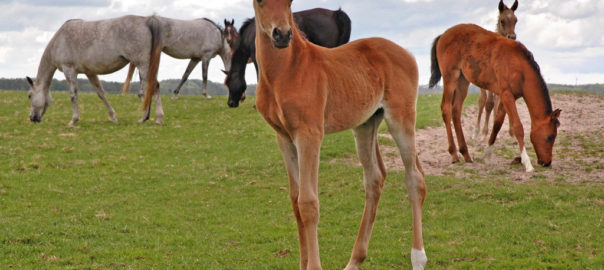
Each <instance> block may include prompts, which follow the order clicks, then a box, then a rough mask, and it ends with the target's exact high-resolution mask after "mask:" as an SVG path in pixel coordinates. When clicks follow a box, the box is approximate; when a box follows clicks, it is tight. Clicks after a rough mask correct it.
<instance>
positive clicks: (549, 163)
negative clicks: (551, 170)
mask: <svg viewBox="0 0 604 270" xmlns="http://www.w3.org/2000/svg"><path fill="white" fill-rule="evenodd" d="M550 165H552V162H551V161H550V162H547V163H546V162H544V163H543V167H549V166H550Z"/></svg>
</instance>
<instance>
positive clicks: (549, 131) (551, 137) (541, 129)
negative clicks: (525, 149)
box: [531, 109, 562, 167]
mask: <svg viewBox="0 0 604 270" xmlns="http://www.w3.org/2000/svg"><path fill="white" fill-rule="evenodd" d="M561 112H562V111H561V110H560V109H556V110H555V111H553V112H552V113H551V114H550V116H549V117H547V118H545V119H544V120H541V121H538V122H536V123H531V124H532V127H531V143H533V146H534V148H535V153H536V154H537V164H539V165H541V166H543V167H549V166H550V165H551V164H552V152H553V149H554V142H555V141H556V136H557V135H558V127H560V121H559V120H558V118H559V117H560V113H561Z"/></svg>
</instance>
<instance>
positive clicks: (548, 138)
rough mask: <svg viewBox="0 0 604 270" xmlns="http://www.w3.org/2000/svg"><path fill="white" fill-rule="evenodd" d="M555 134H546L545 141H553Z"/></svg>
mask: <svg viewBox="0 0 604 270" xmlns="http://www.w3.org/2000/svg"><path fill="white" fill-rule="evenodd" d="M554 138H555V136H554V135H549V136H547V141H548V142H553V141H554Z"/></svg>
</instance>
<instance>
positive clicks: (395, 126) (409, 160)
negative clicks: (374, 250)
mask: <svg viewBox="0 0 604 270" xmlns="http://www.w3.org/2000/svg"><path fill="white" fill-rule="evenodd" d="M413 112H415V110H414V111H413ZM397 113H398V112H394V113H392V114H390V113H389V112H388V110H387V111H386V123H387V124H388V130H389V131H390V134H392V137H393V138H394V141H395V142H396V145H397V146H398V149H399V152H400V154H401V158H402V159H403V164H404V165H405V185H406V186H407V192H408V194H409V195H408V197H409V201H410V202H411V210H412V214H413V245H412V249H411V263H412V265H413V269H414V270H420V269H424V267H425V265H426V262H427V261H428V258H427V257H426V252H425V251H424V241H423V238H422V208H423V205H424V200H425V199H426V184H425V182H424V172H423V170H422V167H421V164H420V161H419V158H418V156H417V151H416V149H415V113H414V114H409V115H402V114H401V113H398V114H397Z"/></svg>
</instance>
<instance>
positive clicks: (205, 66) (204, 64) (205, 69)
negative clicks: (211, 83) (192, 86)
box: [201, 59, 212, 99]
mask: <svg viewBox="0 0 604 270" xmlns="http://www.w3.org/2000/svg"><path fill="white" fill-rule="evenodd" d="M208 67H210V59H207V60H202V61H201V70H202V73H203V74H202V79H203V88H202V91H201V94H202V95H203V96H205V97H206V99H211V98H212V96H210V95H208Z"/></svg>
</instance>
